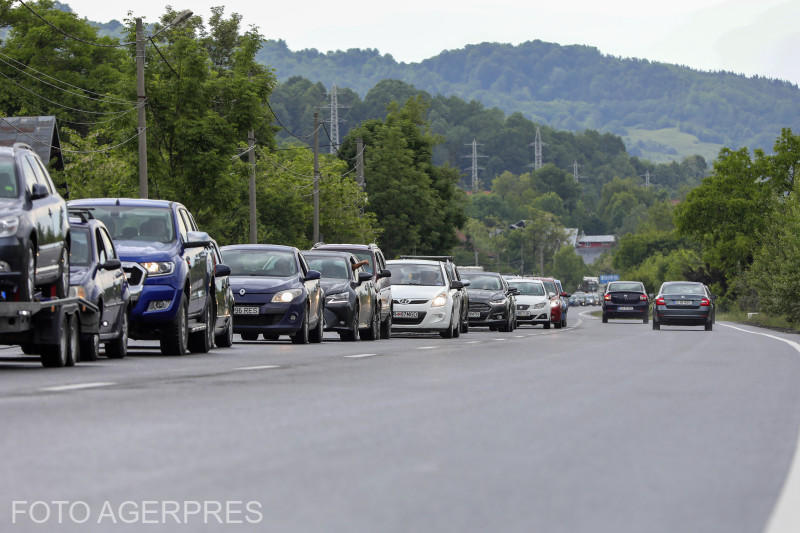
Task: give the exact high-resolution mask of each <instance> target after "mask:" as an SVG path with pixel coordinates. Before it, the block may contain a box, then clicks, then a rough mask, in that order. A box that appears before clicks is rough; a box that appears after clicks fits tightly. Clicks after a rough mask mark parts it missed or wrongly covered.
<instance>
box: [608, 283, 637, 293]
mask: <svg viewBox="0 0 800 533" xmlns="http://www.w3.org/2000/svg"><path fill="white" fill-rule="evenodd" d="M608 292H642V293H643V292H644V286H643V285H642V284H641V283H639V282H614V283H609V284H608Z"/></svg>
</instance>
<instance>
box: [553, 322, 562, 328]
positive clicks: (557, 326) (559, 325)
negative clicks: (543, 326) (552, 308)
mask: <svg viewBox="0 0 800 533" xmlns="http://www.w3.org/2000/svg"><path fill="white" fill-rule="evenodd" d="M553 327H554V328H556V329H561V321H560V320H559V321H558V322H553Z"/></svg>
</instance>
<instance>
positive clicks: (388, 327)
mask: <svg viewBox="0 0 800 533" xmlns="http://www.w3.org/2000/svg"><path fill="white" fill-rule="evenodd" d="M381 338H382V339H391V338H392V308H391V307H390V308H389V316H387V317H386V320H384V321H383V322H381Z"/></svg>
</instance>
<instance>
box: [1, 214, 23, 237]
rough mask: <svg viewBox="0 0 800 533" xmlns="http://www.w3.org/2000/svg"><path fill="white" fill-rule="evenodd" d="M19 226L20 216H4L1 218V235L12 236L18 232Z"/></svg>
mask: <svg viewBox="0 0 800 533" xmlns="http://www.w3.org/2000/svg"><path fill="white" fill-rule="evenodd" d="M17 228H19V217H18V216H11V217H3V218H0V237H11V236H12V235H15V234H16V233H17Z"/></svg>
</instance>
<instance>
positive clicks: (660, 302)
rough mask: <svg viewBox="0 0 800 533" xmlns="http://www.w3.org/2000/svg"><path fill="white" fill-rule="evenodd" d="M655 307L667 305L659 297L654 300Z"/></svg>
mask: <svg viewBox="0 0 800 533" xmlns="http://www.w3.org/2000/svg"><path fill="white" fill-rule="evenodd" d="M656 305H667V302H666V300H664V298H663V297H661V296H659V297H658V298H656Z"/></svg>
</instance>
